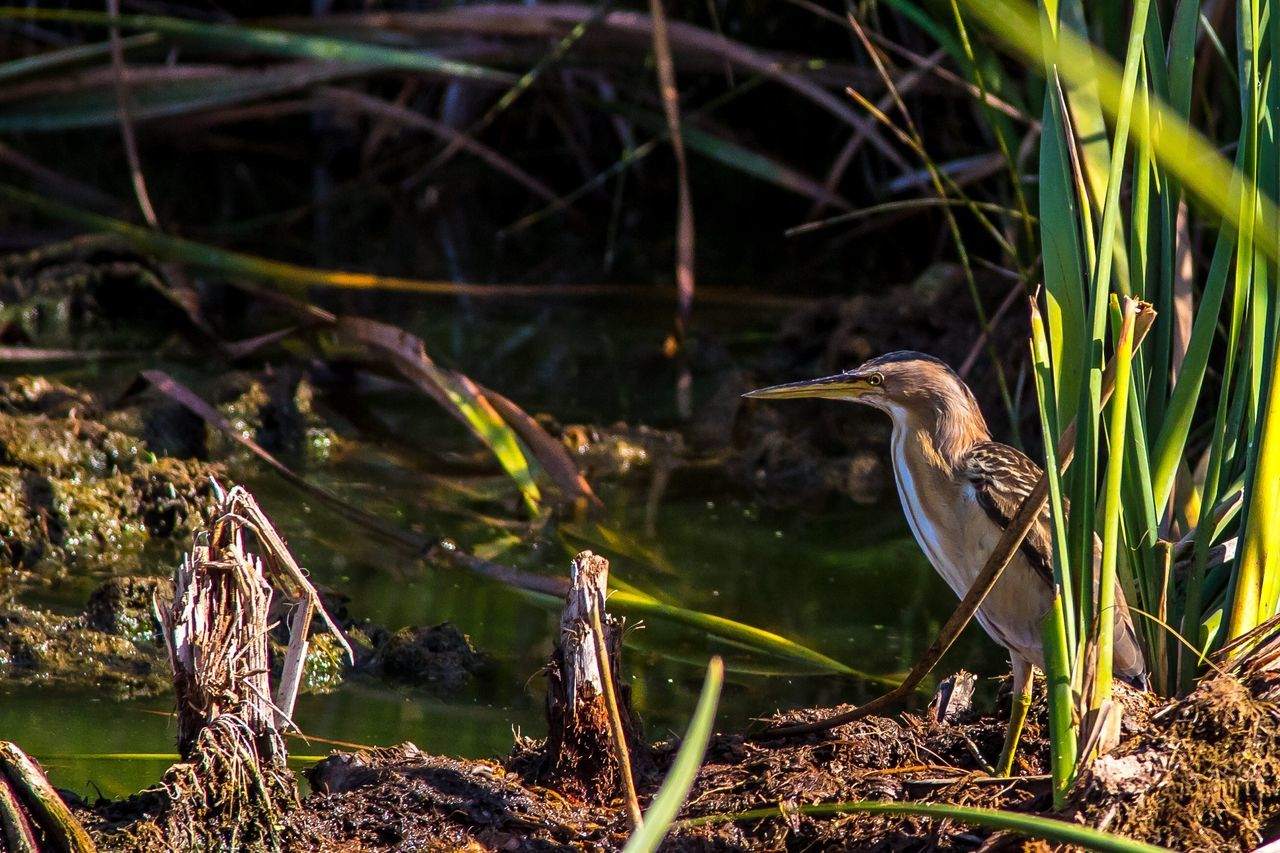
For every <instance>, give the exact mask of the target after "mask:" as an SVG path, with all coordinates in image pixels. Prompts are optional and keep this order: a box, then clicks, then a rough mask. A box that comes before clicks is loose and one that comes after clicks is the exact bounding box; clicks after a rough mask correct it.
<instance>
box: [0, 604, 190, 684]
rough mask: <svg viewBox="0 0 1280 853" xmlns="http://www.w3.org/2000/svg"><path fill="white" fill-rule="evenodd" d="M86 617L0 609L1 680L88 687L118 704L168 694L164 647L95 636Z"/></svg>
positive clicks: (152, 640) (145, 640) (153, 641)
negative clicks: (103, 693) (142, 697)
mask: <svg viewBox="0 0 1280 853" xmlns="http://www.w3.org/2000/svg"><path fill="white" fill-rule="evenodd" d="M95 595H96V593H95ZM90 611H91V612H89V613H85V614H81V615H75V616H64V615H59V614H55V613H49V612H47V611H40V610H34V609H30V608H27V607H23V606H21V605H16V604H10V605H8V606H6V607H4V608H2V609H0V679H5V680H8V681H14V682H18V683H22V684H41V685H57V686H66V687H78V688H85V687H92V688H96V689H98V690H102V691H105V692H106V693H108V694H109V695H112V696H118V697H121V698H129V697H134V696H155V695H159V694H162V693H165V692H167V691H168V690H169V689H170V684H169V664H168V660H167V659H166V656H165V651H164V645H163V643H161V642H159V640H158V638H157V637H155V636H154V635H152V636H143V635H142V634H141V633H140V632H139V633H138V634H137V635H135V636H126V635H125V634H124V633H123V632H121V633H108V632H106V631H103V630H99V628H98V627H97V625H95V622H97V621H98V616H95V615H94V614H93V613H92V611H93V608H92V607H91V608H90ZM99 615H100V614H99Z"/></svg>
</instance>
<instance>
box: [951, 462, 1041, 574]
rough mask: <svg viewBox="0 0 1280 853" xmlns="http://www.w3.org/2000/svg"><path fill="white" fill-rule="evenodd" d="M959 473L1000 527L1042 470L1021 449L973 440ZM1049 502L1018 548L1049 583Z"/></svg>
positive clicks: (1018, 505)
mask: <svg viewBox="0 0 1280 853" xmlns="http://www.w3.org/2000/svg"><path fill="white" fill-rule="evenodd" d="M960 473H961V476H963V477H964V478H965V480H966V481H967V482H968V483H969V485H970V486H971V487H972V488H973V493H974V497H975V498H976V499H977V501H978V505H979V506H981V507H982V509H983V510H984V511H985V512H986V513H987V516H988V517H989V518H990V519H991V520H992V521H993V522H995V523H996V526H998V527H999V528H1000V529H1001V530H1003V529H1004V528H1006V527H1008V526H1009V523H1010V522H1012V521H1013V517H1014V516H1015V515H1016V514H1017V512H1018V508H1019V507H1021V506H1022V502H1023V500H1025V499H1026V497H1027V495H1029V494H1031V492H1032V490H1033V489H1035V487H1036V483H1037V482H1038V481H1039V480H1040V475H1041V474H1042V473H1043V471H1042V470H1041V468H1040V466H1039V465H1037V464H1036V463H1034V462H1032V461H1031V460H1030V459H1029V458H1028V457H1027V455H1026V454H1025V453H1023V452H1022V451H1020V450H1015V449H1014V448H1012V447H1010V446H1009V445H1007V444H1001V443H1000V442H998V441H983V442H979V443H978V444H975V445H974V446H973V447H972V448H970V450H969V452H968V453H966V454H965V456H964V458H963V459H962V460H961V463H960ZM1050 529H1051V528H1050V524H1049V504H1048V502H1046V503H1045V505H1044V508H1043V509H1041V510H1040V517H1039V518H1038V519H1037V520H1036V523H1035V524H1033V525H1032V526H1031V530H1030V532H1029V533H1027V538H1026V539H1023V540H1022V545H1021V547H1020V550H1021V551H1022V555H1023V556H1024V557H1026V559H1027V563H1028V564H1029V565H1030V566H1031V568H1032V569H1033V570H1034V571H1035V573H1036V574H1037V575H1038V576H1039V577H1040V578H1041V580H1043V581H1044V582H1045V583H1047V584H1050V585H1052V584H1053V552H1052V550H1051V549H1052V542H1051V540H1050V538H1049V537H1050V535H1051V534H1050Z"/></svg>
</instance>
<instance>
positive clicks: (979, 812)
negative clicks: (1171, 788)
mask: <svg viewBox="0 0 1280 853" xmlns="http://www.w3.org/2000/svg"><path fill="white" fill-rule="evenodd" d="M858 812H862V813H865V814H900V815H916V816H919V817H932V818H940V819H941V818H945V819H947V820H954V821H958V822H960V823H969V824H973V825H975V826H983V827H986V828H988V829H1001V830H1008V831H1010V832H1016V833H1018V834H1019V835H1025V836H1028V837H1030V838H1041V839H1044V840H1045V841H1051V842H1055V843H1058V844H1071V845H1075V846H1078V847H1082V848H1084V849H1085V850H1097V851H1102V853H1168V851H1167V850H1165V848H1163V847H1156V846H1155V845H1153V844H1147V843H1146V842H1143V841H1135V840H1133V839H1131V838H1124V837H1122V836H1119V835H1110V834H1108V833H1105V832H1099V831H1098V830H1096V829H1092V828H1090V827H1087V826H1080V825H1079V824H1075V823H1067V822H1066V821H1063V820H1055V819H1054V818H1048V817H1039V816H1036V815H1028V814H1022V813H1020V812H1008V811H998V810H996V809H978V808H971V807H969V806H952V805H948V804H945V803H880V802H855V803H806V804H804V805H800V806H788V805H785V804H779V805H776V806H769V807H768V808H762V809H752V810H751V811H743V812H734V813H732V814H713V815H705V816H702V817H695V818H690V819H688V820H685V821H682V822H681V825H682V826H706V825H708V824H717V823H728V822H729V821H739V820H764V819H766V818H771V817H786V816H787V815H789V814H802V815H810V816H813V817H820V816H827V815H842V814H851V813H858Z"/></svg>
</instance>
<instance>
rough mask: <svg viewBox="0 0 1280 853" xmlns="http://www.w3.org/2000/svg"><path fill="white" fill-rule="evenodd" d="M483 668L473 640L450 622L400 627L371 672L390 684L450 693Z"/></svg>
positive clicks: (386, 642) (380, 649)
mask: <svg viewBox="0 0 1280 853" xmlns="http://www.w3.org/2000/svg"><path fill="white" fill-rule="evenodd" d="M483 667H484V658H483V656H482V655H481V654H480V653H479V652H478V651H476V648H475V647H474V646H473V645H471V640H470V638H468V637H467V635H466V634H464V633H462V632H461V631H459V630H458V629H457V628H456V627H454V626H453V625H451V624H450V623H448V622H443V623H441V624H439V625H432V626H430V627H428V626H424V625H418V626H414V627H411V628H401V629H400V630H399V631H396V632H395V633H394V634H390V635H389V636H387V637H386V638H385V639H383V640H382V641H381V642H380V643H379V644H378V650H377V652H376V654H375V655H374V657H373V659H372V660H371V661H370V662H369V666H368V671H369V672H370V673H372V674H374V675H379V676H381V677H383V678H386V679H387V680H389V681H396V682H399V683H401V684H408V685H412V686H415V687H424V688H426V689H428V690H433V691H441V692H447V691H451V690H456V689H457V688H459V687H461V686H462V685H463V684H465V683H466V682H467V681H468V680H469V679H470V678H471V676H472V675H474V674H475V673H477V672H479V671H480V670H481V669H482V668H483Z"/></svg>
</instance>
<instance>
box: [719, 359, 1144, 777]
mask: <svg viewBox="0 0 1280 853" xmlns="http://www.w3.org/2000/svg"><path fill="white" fill-rule="evenodd" d="M744 396H747V397H756V398H762V399H774V400H782V399H795V398H800V397H819V398H825V399H829V400H847V401H849V402H853V403H860V404H862V405H864V406H871V407H872V408H875V409H879V410H881V411H883V412H885V413H886V414H888V415H889V418H890V419H891V420H892V422H893V432H892V438H891V439H890V455H891V456H892V459H893V472H894V479H895V480H896V481H897V485H898V497H899V498H900V499H901V501H902V509H903V512H904V514H905V515H906V517H907V522H908V524H909V525H910V527H911V532H912V533H913V534H915V538H916V541H917V542H918V543H919V544H920V549H921V550H922V551H924V553H925V556H926V557H928V559H929V562H930V563H931V564H932V565H933V567H934V569H935V570H937V572H938V574H940V575H942V577H943V579H944V580H945V581H946V582H947V585H948V586H950V587H951V589H952V590H953V591H954V592H955V593H956V595H957V596H960V597H962V598H963V597H964V595H965V593H967V592H968V591H969V588H970V586H971V585H972V584H973V581H974V579H975V578H976V577H977V576H978V574H979V572H981V570H982V567H983V565H984V564H985V562H986V560H987V558H988V557H989V556H990V555H991V552H992V551H993V550H994V549H995V547H996V543H997V542H998V541H999V540H1000V536H1001V534H1002V533H1003V532H1004V529H1005V528H1006V527H1007V526H1008V525H1009V524H1010V522H1011V521H1012V519H1013V517H1014V515H1015V514H1016V513H1017V512H1018V508H1019V507H1020V506H1021V504H1022V501H1023V499H1024V498H1026V497H1027V495H1029V494H1030V493H1031V491H1032V490H1033V489H1034V488H1035V485H1036V483H1037V481H1038V480H1039V479H1040V476H1041V474H1042V470H1041V468H1040V466H1039V465H1037V464H1036V463H1035V462H1033V461H1031V459H1030V458H1028V457H1027V455H1026V454H1025V453H1023V452H1022V451H1020V450H1017V449H1015V448H1013V447H1010V446H1009V445H1007V444H1002V443H1000V442H998V441H993V440H992V438H991V430H990V428H988V426H987V421H986V419H985V418H984V417H983V416H982V410H981V409H980V408H979V406H978V401H977V399H976V398H975V397H974V396H973V392H972V391H971V390H970V389H969V386H968V385H966V384H965V382H964V380H963V379H961V378H960V377H959V375H957V374H956V372H955V371H954V370H952V369H951V368H950V367H949V366H948V365H947V364H946V363H945V362H943V361H941V360H940V359H937V358H934V357H933V356H930V355H925V354H924V353H920V352H914V351H910V350H904V351H900V352H891V353H889V354H887V355H882V356H879V357H878V358H873V359H871V360H870V361H868V362H866V363H865V364H863V365H862V366H861V367H858V368H856V369H854V370H848V371H845V372H844V373H838V374H836V375H835V376H827V377H823V378H821V379H810V380H804V381H801V382H791V383H788V384H786V385H774V386H772V387H769V388H761V389H759V390H756V391H750V392H748V393H747V394H746V395H744ZM1051 543H1052V532H1051V527H1050V520H1049V510H1048V507H1047V506H1046V508H1045V509H1044V510H1043V511H1042V512H1041V514H1040V517H1039V518H1038V519H1037V521H1036V523H1035V524H1034V525H1033V526H1032V528H1031V531H1030V532H1029V533H1028V534H1027V537H1026V539H1025V540H1024V541H1023V543H1022V545H1021V547H1020V548H1019V549H1018V552H1017V553H1016V554H1015V555H1014V556H1013V558H1012V559H1011V560H1010V562H1009V565H1008V566H1007V567H1006V568H1005V571H1004V574H1003V575H1002V576H1001V577H1000V579H999V580H998V581H997V582H996V584H995V586H994V587H993V588H992V589H991V591H990V593H989V594H988V595H987V597H986V599H985V600H984V601H983V602H982V604H981V606H980V607H979V608H978V611H977V613H976V614H975V615H976V617H977V619H978V622H979V624H981V625H982V627H983V628H984V629H985V630H986V632H987V634H988V635H989V636H990V637H991V639H993V640H995V641H996V642H997V643H999V644H1000V645H1002V646H1004V647H1005V648H1006V649H1007V650H1008V651H1009V659H1010V663H1011V666H1012V670H1013V679H1012V682H1013V683H1012V687H1013V691H1012V692H1013V703H1012V709H1011V712H1010V719H1009V727H1008V729H1007V731H1006V733H1005V741H1004V748H1003V750H1002V751H1001V753H1000V759H999V761H998V762H997V765H996V768H995V770H996V773H997V774H998V775H1000V776H1008V775H1010V773H1011V772H1012V770H1013V762H1014V756H1015V754H1016V751H1017V747H1018V741H1019V739H1020V738H1021V736H1022V729H1023V726H1024V724H1025V723H1026V719H1027V712H1028V710H1029V709H1030V707H1031V695H1032V686H1033V679H1034V672H1035V669H1036V668H1040V669H1041V670H1043V669H1044V646H1043V642H1042V639H1041V629H1040V626H1041V622H1042V621H1043V619H1044V617H1045V614H1046V613H1048V611H1049V608H1050V607H1051V606H1052V603H1053V595H1054V581H1053V557H1052V550H1051ZM1100 557H1101V544H1100V542H1099V540H1098V538H1097V536H1096V534H1095V536H1094V561H1095V564H1096V563H1097V562H1098V561H1099V560H1100ZM1094 576H1095V578H1096V577H1097V575H1096V572H1095V575H1094ZM1114 619H1115V639H1114V653H1113V654H1114V657H1113V671H1114V673H1115V674H1116V675H1118V676H1119V677H1121V678H1123V679H1125V680H1128V681H1130V682H1137V683H1140V682H1141V681H1142V680H1143V679H1144V677H1145V666H1144V664H1143V659H1142V651H1141V648H1140V647H1139V645H1138V638H1137V635H1136V633H1135V632H1134V628H1133V620H1132V618H1131V616H1130V614H1129V608H1128V606H1127V605H1126V603H1125V600H1124V594H1123V592H1122V591H1121V590H1120V589H1117V590H1116V608H1115V611H1114Z"/></svg>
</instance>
